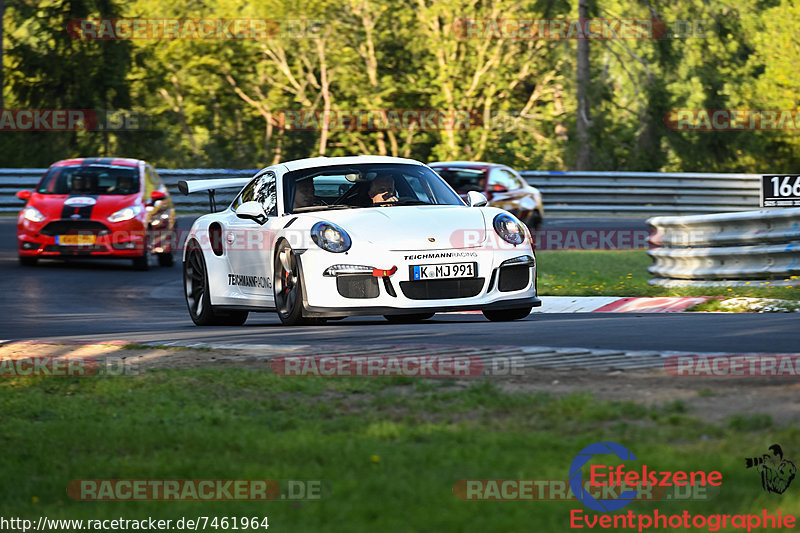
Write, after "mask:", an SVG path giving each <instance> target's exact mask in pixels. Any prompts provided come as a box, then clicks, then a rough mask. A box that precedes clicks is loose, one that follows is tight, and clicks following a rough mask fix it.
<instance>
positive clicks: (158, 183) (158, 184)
mask: <svg viewBox="0 0 800 533" xmlns="http://www.w3.org/2000/svg"><path fill="white" fill-rule="evenodd" d="M147 169H148V170H149V171H150V176H151V179H152V180H153V187H155V188H156V189H157V190H160V189H161V188H162V187H163V186H164V185H163V184H162V183H161V178H159V177H158V172H156V169H155V168H153V167H151V166H148V167H147Z"/></svg>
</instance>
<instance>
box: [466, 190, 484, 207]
mask: <svg viewBox="0 0 800 533" xmlns="http://www.w3.org/2000/svg"><path fill="white" fill-rule="evenodd" d="M488 203H489V200H487V199H486V197H485V196H484V195H483V194H481V193H479V192H477V191H469V192H468V193H467V205H468V206H470V207H483V206H485V205H486V204H488Z"/></svg>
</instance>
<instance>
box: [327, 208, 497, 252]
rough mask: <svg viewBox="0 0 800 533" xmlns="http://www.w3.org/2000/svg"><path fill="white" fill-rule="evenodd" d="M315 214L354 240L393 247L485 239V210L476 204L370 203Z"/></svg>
mask: <svg viewBox="0 0 800 533" xmlns="http://www.w3.org/2000/svg"><path fill="white" fill-rule="evenodd" d="M313 215H314V216H315V218H319V219H320V220H326V221H329V222H333V223H335V224H338V225H339V226H341V227H342V228H344V229H345V230H346V231H347V233H349V234H350V237H352V239H353V242H369V243H371V244H375V245H377V246H380V247H381V248H383V249H388V250H391V251H416V250H451V249H453V248H465V247H467V248H470V247H477V246H479V245H480V244H481V243H482V242H483V241H485V240H486V222H485V220H484V216H483V212H482V210H481V209H480V208H475V207H465V206H450V205H435V206H425V205H423V206H398V207H368V208H363V209H348V210H342V211H331V212H314V213H313ZM431 239H432V240H431Z"/></svg>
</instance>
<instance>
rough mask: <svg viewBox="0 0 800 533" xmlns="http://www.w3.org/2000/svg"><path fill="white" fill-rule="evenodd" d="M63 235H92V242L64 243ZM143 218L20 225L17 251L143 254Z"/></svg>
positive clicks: (22, 253) (34, 254)
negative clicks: (112, 222)
mask: <svg viewBox="0 0 800 533" xmlns="http://www.w3.org/2000/svg"><path fill="white" fill-rule="evenodd" d="M62 235H70V236H79V237H82V238H86V237H91V239H92V240H93V241H94V242H92V243H84V244H63V243H61V242H59V238H60V237H61V236H62ZM145 242H146V239H145V231H144V225H143V224H142V222H141V221H139V220H136V219H133V220H130V221H125V222H122V223H116V224H110V223H106V222H103V221H96V220H85V219H83V220H69V219H65V220H47V221H44V222H41V223H34V222H30V221H28V220H22V221H20V222H19V223H18V224H17V251H18V254H19V256H20V257H40V258H64V257H94V256H97V257H112V258H116V257H119V258H133V257H140V256H141V255H142V252H143V251H144V247H145Z"/></svg>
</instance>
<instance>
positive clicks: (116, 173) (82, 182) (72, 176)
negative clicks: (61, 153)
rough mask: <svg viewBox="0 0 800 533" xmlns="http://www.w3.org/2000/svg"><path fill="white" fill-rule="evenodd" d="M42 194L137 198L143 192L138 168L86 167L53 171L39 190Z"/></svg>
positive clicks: (37, 190)
mask: <svg viewBox="0 0 800 533" xmlns="http://www.w3.org/2000/svg"><path fill="white" fill-rule="evenodd" d="M36 192H38V193H39V194H116V195H124V194H134V193H137V192H139V175H138V171H137V169H136V168H135V167H126V166H115V165H86V166H69V167H53V168H51V169H49V170H48V171H47V174H45V175H44V177H43V178H42V181H41V182H39V186H38V187H37V188H36Z"/></svg>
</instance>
